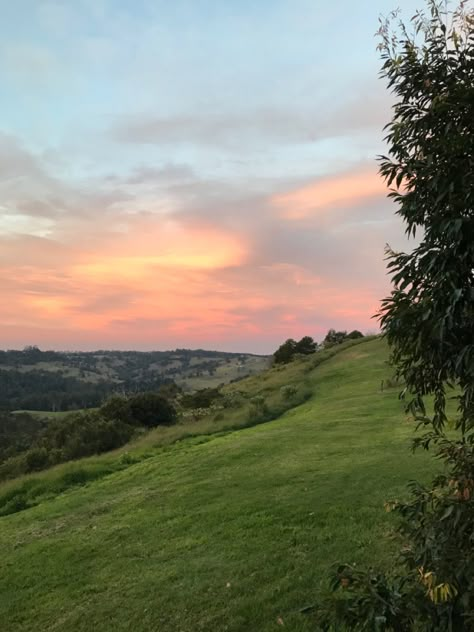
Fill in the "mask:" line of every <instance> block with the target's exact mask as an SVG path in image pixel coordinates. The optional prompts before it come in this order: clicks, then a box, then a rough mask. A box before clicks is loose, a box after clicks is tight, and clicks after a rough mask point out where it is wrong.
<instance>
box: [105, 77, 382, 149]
mask: <svg viewBox="0 0 474 632" xmlns="http://www.w3.org/2000/svg"><path fill="white" fill-rule="evenodd" d="M366 92H372V93H373V94H372V99H371V102H370V105H369V104H368V103H367V98H366ZM390 102H391V99H390V97H388V96H387V95H386V94H385V93H383V92H381V91H380V89H377V86H376V84H373V85H372V82H366V84H364V85H361V86H359V87H358V91H357V94H356V95H355V96H353V97H352V98H351V99H349V100H345V101H341V102H336V103H334V101H333V100H332V99H331V100H324V101H322V102H321V103H318V105H317V106H314V107H312V108H309V109H308V108H307V107H298V106H297V105H296V106H295V105H289V104H285V105H281V106H273V107H262V106H254V107H252V108H248V107H247V108H245V107H243V106H240V107H237V106H236V107H234V108H230V107H228V106H227V107H225V108H221V109H219V110H214V111H213V110H212V109H210V108H206V109H205V110H203V111H202V112H200V113H199V114H197V113H196V112H195V111H194V110H193V111H189V112H186V111H183V112H182V113H181V114H173V115H168V116H160V115H157V114H155V113H150V112H146V111H142V112H140V113H136V114H128V115H123V116H120V117H117V118H116V120H115V122H114V123H113V124H112V126H111V127H110V129H109V130H108V132H107V135H108V136H109V137H110V138H111V139H112V140H115V141H116V142H119V143H127V144H143V145H163V146H175V145H186V146H191V145H198V146H205V147H210V148H216V147H217V148H226V149H228V150H235V149H237V148H242V147H246V148H250V149H253V150H255V148H257V147H261V146H264V145H266V144H269V143H271V144H275V143H279V144H311V143H315V142H318V141H321V140H325V139H329V138H336V137H344V136H347V135H350V134H353V133H358V132H361V131H367V130H377V131H379V130H380V129H381V128H382V127H383V125H384V124H385V123H386V121H387V120H388V114H389V108H390Z"/></svg>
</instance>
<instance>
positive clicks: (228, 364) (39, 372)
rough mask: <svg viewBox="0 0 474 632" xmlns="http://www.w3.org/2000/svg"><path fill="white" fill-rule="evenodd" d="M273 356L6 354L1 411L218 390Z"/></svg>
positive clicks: (0, 361) (1, 365)
mask: <svg viewBox="0 0 474 632" xmlns="http://www.w3.org/2000/svg"><path fill="white" fill-rule="evenodd" d="M268 364H269V357H268V356H259V355H252V354H248V353H226V352H221V351H206V350H204V349H196V350H190V349H176V350H174V351H149V352H146V351H93V352H58V351H41V350H40V349H39V348H38V347H26V348H25V349H23V350H22V351H16V350H10V351H0V409H3V410H19V409H26V410H45V411H63V410H72V409H75V408H87V407H93V406H97V405H98V404H100V402H101V401H102V400H103V399H104V398H105V397H107V396H108V395H109V394H110V393H113V392H124V393H134V392H138V391H143V390H154V389H157V388H159V386H161V385H162V384H164V383H167V382H175V383H176V384H178V386H180V387H181V388H183V390H194V389H198V388H204V387H207V386H218V385H219V384H227V383H229V382H231V381H234V380H238V379H241V378H243V377H246V376H248V375H253V374H255V373H258V372H259V371H262V370H263V369H265V368H266V367H267V366H268Z"/></svg>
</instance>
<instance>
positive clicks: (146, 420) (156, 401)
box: [130, 393, 176, 428]
mask: <svg viewBox="0 0 474 632" xmlns="http://www.w3.org/2000/svg"><path fill="white" fill-rule="evenodd" d="M130 409H131V413H132V420H133V422H134V423H135V424H137V425H139V426H146V427H147V428H153V427H155V426H161V425H165V426H166V425H169V424H173V423H174V422H175V421H176V409H175V407H174V406H173V404H172V403H171V402H170V401H168V400H167V399H166V398H165V397H163V396H162V395H160V394H159V393H139V394H138V395H134V396H133V397H130Z"/></svg>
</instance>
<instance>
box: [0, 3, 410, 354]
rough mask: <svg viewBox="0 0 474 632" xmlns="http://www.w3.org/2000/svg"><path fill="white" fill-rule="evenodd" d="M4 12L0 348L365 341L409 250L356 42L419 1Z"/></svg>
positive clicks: (368, 68) (368, 73)
mask: <svg viewBox="0 0 474 632" xmlns="http://www.w3.org/2000/svg"><path fill="white" fill-rule="evenodd" d="M1 4H2V19H1V24H0V31H1V38H0V85H1V90H2V116H1V119H0V191H1V195H0V244H1V245H0V266H1V277H0V284H1V295H2V301H1V304H0V347H1V348H18V347H20V348H21V347H23V346H25V345H29V344H37V345H39V346H40V347H41V348H42V349H49V348H54V349H98V348H100V349H105V348H119V349H173V348H175V347H190V348H196V347H203V348H212V349H221V350H229V351H249V352H255V353H270V352H272V351H274V349H275V348H276V347H277V346H278V345H279V344H280V343H281V342H282V341H283V340H285V339H286V338H288V337H294V338H299V337H301V336H303V335H310V336H313V337H314V338H316V339H317V340H320V339H322V338H323V337H324V335H325V333H326V331H327V329H328V328H330V327H335V328H337V329H355V328H357V329H360V330H362V331H363V332H366V331H368V330H372V331H374V330H376V328H377V324H376V322H375V321H374V320H373V319H371V315H372V314H373V313H374V312H375V311H376V310H377V306H378V302H379V300H380V299H381V298H383V297H384V296H385V295H386V294H387V292H388V291H389V288H390V285H389V280H388V278H387V276H386V272H385V267H384V263H383V256H384V252H383V251H384V245H385V243H386V242H389V243H390V244H391V245H392V246H393V247H399V246H404V245H405V239H404V236H403V227H402V225H401V221H400V220H399V219H397V217H396V216H395V215H394V210H395V209H394V207H393V205H392V204H391V203H390V202H388V201H387V200H386V199H385V190H384V185H383V183H382V182H381V181H380V179H379V177H378V175H377V165H376V163H375V156H376V155H377V154H379V153H381V152H382V151H383V149H384V147H383V143H382V137H383V132H382V127H383V125H384V124H385V123H386V122H387V121H388V120H389V118H390V104H391V97H390V94H389V93H388V92H387V90H386V87H385V84H384V82H383V81H382V80H380V79H379V78H378V72H379V66H380V61H379V58H378V54H377V52H376V50H375V47H376V43H377V41H376V39H375V38H374V32H375V31H376V29H377V27H378V23H377V21H378V16H379V14H380V13H383V14H387V13H388V12H389V11H390V10H391V9H393V8H395V6H400V7H401V8H402V10H403V15H404V16H405V17H406V18H410V17H411V15H412V14H413V12H414V10H415V8H416V7H420V2H419V1H418V2H417V1H416V0H397V1H396V2H394V0H360V1H359V2H353V0H339V1H337V2H327V1H325V2H322V1H319V0H252V1H250V0H173V2H170V1H169V0H166V1H162V0H75V1H74V2H73V1H64V0H57V1H56V2H54V1H46V0H44V1H43V0H15V2H1Z"/></svg>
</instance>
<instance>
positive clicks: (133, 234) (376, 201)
mask: <svg viewBox="0 0 474 632" xmlns="http://www.w3.org/2000/svg"><path fill="white" fill-rule="evenodd" d="M2 141H3V142H2ZM7 148H9V149H10V150H11V155H12V161H11V163H9V164H6V163H7V161H6V158H5V154H6V150H7ZM2 152H3V153H2ZM2 156H3V163H2ZM2 164H4V167H3V170H2V167H1V165H2ZM160 165H161V166H160ZM2 175H3V179H2V177H1V176H2ZM60 176H61V172H57V173H56V174H55V176H54V177H53V176H51V175H50V167H49V166H48V163H47V162H46V161H45V160H44V159H42V157H41V156H39V155H35V154H32V153H31V152H28V151H27V150H26V149H25V148H24V147H22V146H21V145H20V144H19V143H18V142H15V141H14V139H12V138H5V137H3V138H0V190H2V191H6V190H7V189H5V188H3V189H2V186H4V185H5V183H7V184H9V183H11V182H12V181H22V180H23V181H24V183H25V187H24V188H21V187H20V189H19V191H15V189H14V187H12V188H11V189H8V191H9V192H10V198H9V199H8V202H9V207H8V213H9V215H7V214H5V216H6V218H7V219H6V220H5V218H4V221H7V222H8V221H10V220H9V219H8V218H9V217H13V218H15V221H16V227H15V226H13V225H10V227H9V229H8V230H6V234H5V235H4V236H3V237H0V291H1V292H2V297H3V302H4V305H5V306H4V307H3V308H2V314H1V317H0V320H1V324H2V328H3V329H2V331H3V336H4V340H10V341H12V340H17V341H18V340H19V341H20V342H21V344H28V343H38V344H40V345H44V344H46V343H47V342H48V341H52V342H53V343H54V344H53V345H52V346H58V345H59V346H62V347H66V348H71V347H74V346H75V347H82V348H91V347H98V348H104V347H128V348H131V347H141V348H147V347H148V348H152V347H154V348H170V347H173V346H190V347H193V346H194V347H197V346H210V347H214V348H224V349H225V348H228V349H235V350H239V349H243V348H244V346H243V345H248V346H247V347H246V348H247V349H248V350H259V351H262V352H263V351H271V350H272V349H273V348H276V345H277V344H278V343H279V342H281V340H284V339H285V338H288V337H301V336H303V335H313V336H316V337H318V338H321V337H323V336H324V333H325V331H326V330H327V329H328V328H329V327H338V328H344V329H349V328H358V329H362V330H363V331H364V330H367V329H369V328H371V329H373V328H374V323H373V321H371V318H370V317H371V314H372V313H374V312H375V311H376V308H377V301H378V300H379V299H380V298H381V297H382V296H383V295H384V294H385V293H386V288H387V279H386V277H385V272H384V267H383V263H382V259H383V244H384V243H385V242H386V241H387V240H391V238H392V237H393V238H394V237H396V238H397V239H398V237H399V232H400V231H398V228H397V227H396V224H395V223H394V222H393V220H392V215H391V208H390V205H389V204H387V202H386V201H384V199H383V197H382V195H381V191H379V190H378V189H377V186H378V184H376V183H377V180H376V176H375V175H374V173H373V172H371V171H369V170H367V169H365V167H360V166H358V167H356V168H355V169H354V170H353V171H344V172H343V173H340V174H334V175H333V176H331V177H327V178H318V179H316V180H312V181H310V183H309V184H308V183H304V184H302V183H301V181H295V180H292V179H291V178H288V179H287V181H286V182H282V181H281V180H272V179H261V180H259V179H258V178H256V179H255V180H254V181H253V182H249V187H248V190H243V188H242V186H240V185H239V184H238V183H235V182H234V183H229V182H226V181H225V180H219V179H217V178H216V179H214V180H204V179H202V180H200V179H198V178H197V176H196V174H194V173H193V172H192V171H191V170H190V169H188V168H187V167H185V166H184V164H183V165H181V164H179V163H155V166H151V165H150V166H149V167H147V166H146V165H145V164H139V165H137V166H136V167H133V168H131V169H129V170H128V171H127V172H125V173H123V174H122V175H121V174H116V175H114V176H113V177H107V176H105V177H104V178H103V179H102V180H101V179H99V178H97V179H96V180H94V181H82V182H77V181H76V182H75V183H74V184H71V183H70V182H68V181H67V180H66V179H65V178H61V177H60ZM173 178H175V179H174V180H173ZM25 204H29V205H31V208H30V213H31V215H30V216H29V217H30V220H28V221H27V220H25V219H24V218H25V214H24V212H20V210H19V209H20V208H22V209H24V208H25ZM41 204H46V207H45V208H43V207H41ZM145 206H149V207H150V210H148V211H143V210H140V209H142V208H144V207H145ZM49 209H51V212H50V210H49ZM290 211H291V212H290ZM35 213H36V214H35ZM292 213H293V214H292ZM295 213H296V214H295ZM35 221H36V222H37V224H35ZM22 222H23V223H22ZM41 222H47V226H46V228H47V230H46V229H45V231H44V232H42V227H43V224H41ZM7 228H8V227H7ZM27 229H28V231H29V234H21V233H25V232H26V230H27ZM46 233H47V234H46ZM5 346H8V345H5Z"/></svg>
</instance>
